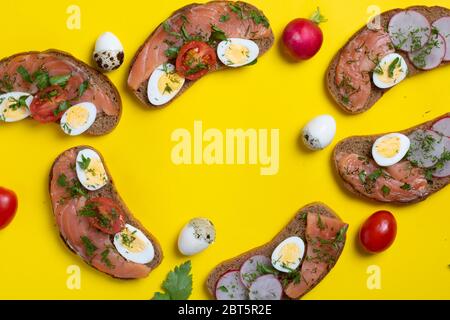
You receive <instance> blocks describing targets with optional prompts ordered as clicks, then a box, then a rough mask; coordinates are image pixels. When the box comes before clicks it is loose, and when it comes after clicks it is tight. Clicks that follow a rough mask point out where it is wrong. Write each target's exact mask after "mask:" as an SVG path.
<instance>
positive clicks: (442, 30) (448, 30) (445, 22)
mask: <svg viewBox="0 0 450 320" xmlns="http://www.w3.org/2000/svg"><path fill="white" fill-rule="evenodd" d="M433 27H434V28H436V29H437V30H438V32H439V34H440V35H441V36H442V37H443V38H444V40H445V44H446V46H445V49H446V50H445V56H444V61H450V17H443V18H440V19H438V20H436V21H435V22H433Z"/></svg>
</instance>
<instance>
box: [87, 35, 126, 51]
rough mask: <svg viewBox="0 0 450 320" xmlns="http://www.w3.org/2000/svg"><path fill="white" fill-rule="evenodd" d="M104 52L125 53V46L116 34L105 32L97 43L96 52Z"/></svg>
mask: <svg viewBox="0 0 450 320" xmlns="http://www.w3.org/2000/svg"><path fill="white" fill-rule="evenodd" d="M102 51H123V45H122V43H121V42H120V40H119V38H117V37H116V35H115V34H114V33H112V32H105V33H102V34H101V35H100V36H99V37H98V38H97V41H96V42H95V50H94V52H102Z"/></svg>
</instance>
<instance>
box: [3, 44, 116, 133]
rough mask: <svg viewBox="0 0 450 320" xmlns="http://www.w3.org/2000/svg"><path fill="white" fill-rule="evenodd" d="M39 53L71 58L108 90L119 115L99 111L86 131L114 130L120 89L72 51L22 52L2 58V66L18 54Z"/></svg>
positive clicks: (88, 75)
mask: <svg viewBox="0 0 450 320" xmlns="http://www.w3.org/2000/svg"><path fill="white" fill-rule="evenodd" d="M39 53H45V54H49V55H54V56H56V57H58V58H60V59H63V60H70V61H71V62H72V63H73V64H75V65H76V66H77V67H79V68H80V69H81V70H82V71H83V72H84V73H85V74H86V75H87V77H88V78H89V79H90V81H91V82H92V83H95V84H96V85H98V86H99V87H100V88H101V89H102V90H103V91H104V92H106V93H107V95H108V96H109V97H110V98H111V99H112V101H113V102H114V104H115V105H116V106H117V108H118V109H119V110H120V111H119V114H118V115H117V116H110V115H107V114H106V113H104V112H100V113H97V118H96V119H95V122H94V124H93V125H92V126H91V127H90V128H89V129H88V130H87V131H86V133H87V134H89V135H92V136H100V135H104V134H107V133H110V132H111V131H112V130H114V128H115V127H116V126H117V124H118V123H119V121H120V117H121V114H122V99H121V97H120V94H119V91H118V90H117V88H116V86H115V85H114V84H113V83H112V82H111V80H109V79H108V77H106V76H105V75H104V74H102V73H101V72H99V71H97V70H96V69H94V68H92V67H91V66H89V65H88V64H86V63H84V62H83V61H81V60H79V59H77V58H75V57H74V56H72V55H71V54H70V53H67V52H64V51H61V50H56V49H49V50H46V51H43V52H38V51H29V52H22V53H18V54H15V55H12V56H10V57H7V58H4V59H2V60H0V66H1V65H3V64H6V63H8V62H9V61H11V60H12V59H13V58H15V57H17V56H22V55H27V54H39Z"/></svg>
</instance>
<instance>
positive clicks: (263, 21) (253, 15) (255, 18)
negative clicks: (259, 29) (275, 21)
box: [250, 10, 270, 28]
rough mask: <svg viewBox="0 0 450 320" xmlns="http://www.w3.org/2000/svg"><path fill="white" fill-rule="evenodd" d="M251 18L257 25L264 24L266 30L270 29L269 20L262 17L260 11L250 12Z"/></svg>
mask: <svg viewBox="0 0 450 320" xmlns="http://www.w3.org/2000/svg"><path fill="white" fill-rule="evenodd" d="M250 18H251V19H252V20H253V22H254V23H255V24H262V25H263V26H264V27H265V28H269V27H270V24H269V20H267V18H266V17H265V16H264V15H262V14H261V13H260V12H259V11H256V10H253V11H250Z"/></svg>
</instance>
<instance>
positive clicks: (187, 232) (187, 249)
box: [178, 218, 216, 256]
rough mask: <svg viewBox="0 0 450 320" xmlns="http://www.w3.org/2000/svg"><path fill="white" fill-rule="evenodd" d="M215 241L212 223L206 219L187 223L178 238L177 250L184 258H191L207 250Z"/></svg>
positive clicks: (196, 219)
mask: <svg viewBox="0 0 450 320" xmlns="http://www.w3.org/2000/svg"><path fill="white" fill-rule="evenodd" d="M215 239H216V230H215V227H214V225H213V223H212V222H211V221H210V220H208V219H206V218H195V219H192V220H191V221H189V223H188V224H187V225H185V226H184V228H183V229H182V230H181V232H180V235H179V237H178V249H179V250H180V252H181V253H182V254H183V255H185V256H192V255H194V254H197V253H199V252H201V251H203V250H205V249H206V248H208V247H209V246H210V245H211V244H212V243H213V242H214V241H215Z"/></svg>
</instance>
